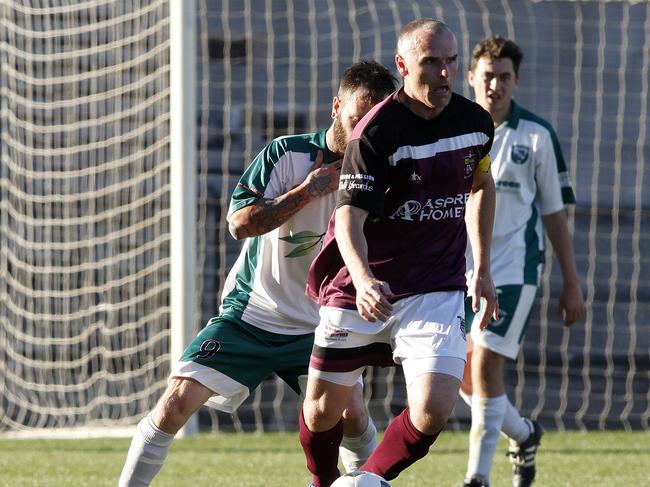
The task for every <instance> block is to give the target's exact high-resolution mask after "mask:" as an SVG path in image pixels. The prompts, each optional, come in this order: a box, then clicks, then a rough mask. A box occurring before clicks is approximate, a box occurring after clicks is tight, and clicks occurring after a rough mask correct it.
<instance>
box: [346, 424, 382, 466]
mask: <svg viewBox="0 0 650 487" xmlns="http://www.w3.org/2000/svg"><path fill="white" fill-rule="evenodd" d="M376 447H377V428H376V427H375V423H373V422H372V418H371V417H370V416H368V427H367V428H366V431H365V432H364V433H362V434H361V436H356V437H350V436H344V437H343V440H341V446H340V447H339V455H340V456H341V462H342V463H343V467H344V468H345V471H346V472H351V471H353V470H358V469H359V467H361V465H363V464H364V463H366V460H367V459H368V457H369V456H370V454H371V453H372V452H373V450H374V449H375V448H376Z"/></svg>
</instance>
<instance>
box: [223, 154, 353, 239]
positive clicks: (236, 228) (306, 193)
mask: <svg viewBox="0 0 650 487" xmlns="http://www.w3.org/2000/svg"><path fill="white" fill-rule="evenodd" d="M340 171H341V161H340V160H339V161H336V162H333V163H331V164H328V165H327V166H323V153H322V152H320V151H319V152H318V155H317V156H316V162H315V163H314V165H313V166H312V167H311V169H310V171H309V174H308V175H307V178H305V180H304V181H303V182H302V183H301V184H299V185H298V186H296V187H295V188H293V189H292V190H291V191H288V192H287V193H285V194H283V195H280V196H278V197H277V198H273V199H266V198H262V199H260V200H259V201H257V202H256V203H255V204H253V205H250V206H246V207H244V208H242V209H240V210H237V211H236V212H235V213H233V214H232V215H230V217H229V218H228V229H229V230H230V234H231V235H232V236H233V238H235V239H236V240H241V239H244V238H247V237H256V236H258V235H263V234H265V233H268V232H270V231H271V230H274V229H276V228H278V227H279V226H280V225H282V224H283V223H284V222H285V221H287V220H288V219H289V218H291V217H292V216H293V215H295V214H296V213H298V212H299V211H300V210H301V209H302V208H303V207H304V206H305V205H306V204H307V203H309V202H310V201H313V200H314V199H316V198H318V197H319V196H323V195H325V194H328V193H331V192H332V191H334V190H336V189H337V188H338V184H339V174H340Z"/></svg>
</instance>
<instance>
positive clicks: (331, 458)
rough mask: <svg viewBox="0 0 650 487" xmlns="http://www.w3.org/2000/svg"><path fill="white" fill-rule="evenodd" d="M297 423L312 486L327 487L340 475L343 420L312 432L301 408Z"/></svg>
mask: <svg viewBox="0 0 650 487" xmlns="http://www.w3.org/2000/svg"><path fill="white" fill-rule="evenodd" d="M298 424H299V427H300V444H301V445H302V449H303V450H304V451H305V457H306V458H307V468H308V469H309V471H310V472H311V473H312V474H314V480H313V482H314V486H315V487H329V486H330V484H332V482H334V481H335V480H336V479H337V478H339V476H340V472H339V469H338V461H339V445H340V444H341V439H342V438H343V421H339V422H338V423H336V426H334V427H333V428H332V429H330V430H327V431H322V432H320V433H314V432H312V431H310V430H309V428H308V427H307V425H306V424H305V418H304V417H303V414H302V409H301V410H300V419H299V421H298ZM425 454H426V452H425ZM317 460H318V461H317Z"/></svg>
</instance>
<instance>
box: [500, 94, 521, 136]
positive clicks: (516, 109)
mask: <svg viewBox="0 0 650 487" xmlns="http://www.w3.org/2000/svg"><path fill="white" fill-rule="evenodd" d="M510 103H512V110H511V111H510V118H509V119H508V120H506V121H504V122H503V126H504V127H510V128H511V129H512V130H517V125H519V119H520V118H521V107H520V106H519V105H517V104H516V103H515V100H512V101H511V102H510Z"/></svg>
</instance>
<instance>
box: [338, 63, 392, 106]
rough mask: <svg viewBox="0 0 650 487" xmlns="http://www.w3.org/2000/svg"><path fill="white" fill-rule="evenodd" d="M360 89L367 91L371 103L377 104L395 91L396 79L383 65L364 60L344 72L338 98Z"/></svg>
mask: <svg viewBox="0 0 650 487" xmlns="http://www.w3.org/2000/svg"><path fill="white" fill-rule="evenodd" d="M359 88H365V89H367V90H368V96H369V99H370V102H372V103H373V104H376V103H379V102H380V101H382V100H383V99H384V98H386V97H387V96H388V95H390V94H391V93H392V92H393V91H395V78H394V77H393V75H392V74H391V72H390V71H389V70H388V68H387V67H386V66H384V65H383V64H380V63H378V62H377V61H372V60H368V59H364V60H361V61H359V62H356V63H354V64H353V65H352V66H350V67H348V68H347V69H346V70H345V71H344V72H343V76H342V77H341V83H340V84H339V92H338V96H339V97H341V98H343V97H345V96H347V95H350V94H352V93H354V92H355V91H356V90H358V89H359Z"/></svg>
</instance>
